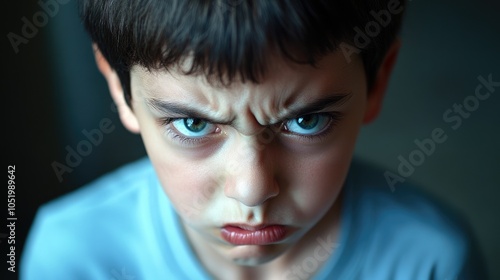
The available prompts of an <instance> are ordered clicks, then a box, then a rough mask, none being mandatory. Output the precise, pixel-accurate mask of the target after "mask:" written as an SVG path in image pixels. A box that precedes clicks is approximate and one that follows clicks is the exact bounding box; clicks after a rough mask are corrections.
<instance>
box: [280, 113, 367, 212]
mask: <svg viewBox="0 0 500 280" xmlns="http://www.w3.org/2000/svg"><path fill="white" fill-rule="evenodd" d="M360 120H361V118H355V119H352V120H346V122H344V123H343V124H342V127H339V128H338V130H337V131H338V133H339V134H338V135H336V136H334V139H332V141H331V142H330V143H329V144H328V145H327V146H323V147H322V148H321V150H320V151H317V152H313V153H309V154H308V155H307V156H299V155H287V156H285V157H286V161H287V162H291V163H293V164H290V165H288V166H287V168H286V171H285V174H282V178H288V179H287V184H288V187H287V192H289V193H290V199H291V200H292V201H293V203H294V205H295V209H296V210H295V211H297V212H296V213H295V215H296V216H297V217H298V218H299V219H300V220H301V221H306V222H307V221H308V220H309V221H310V220H313V219H316V218H318V217H319V216H322V215H323V214H324V213H325V212H326V211H327V210H328V209H330V207H331V206H332V205H333V203H335V201H336V200H337V197H338V195H339V193H340V191H341V190H342V187H343V185H344V182H345V178H346V176H347V173H348V170H349V167H350V164H351V160H352V155H353V152H354V147H355V140H356V137H357V131H358V129H357V127H359V126H360V122H361V121H360ZM334 133H335V132H334Z"/></svg>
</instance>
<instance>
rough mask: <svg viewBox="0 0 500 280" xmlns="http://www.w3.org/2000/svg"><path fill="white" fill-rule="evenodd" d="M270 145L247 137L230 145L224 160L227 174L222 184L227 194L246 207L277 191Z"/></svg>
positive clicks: (261, 202) (252, 205) (275, 194)
mask: <svg viewBox="0 0 500 280" xmlns="http://www.w3.org/2000/svg"><path fill="white" fill-rule="evenodd" d="M270 150H271V147H267V145H259V144H258V143H255V142H251V141H246V142H244V143H241V142H240V143H239V144H238V145H236V147H235V148H234V149H232V151H231V153H230V156H229V157H228V160H227V163H226V171H227V172H228V178H227V180H226V184H225V187H224V193H225V195H226V196H227V197H230V198H233V199H236V200H238V201H239V202H241V203H243V204H245V205H246V206H249V207H254V206H259V205H262V204H263V203H264V202H265V201H267V200H269V199H270V198H273V197H275V196H277V195H278V194H279V186H278V182H277V180H276V176H275V165H274V163H275V159H273V156H272V153H271V151H270Z"/></svg>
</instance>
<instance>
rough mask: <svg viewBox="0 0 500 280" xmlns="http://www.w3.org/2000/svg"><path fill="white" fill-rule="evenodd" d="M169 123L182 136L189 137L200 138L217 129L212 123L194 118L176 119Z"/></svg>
mask: <svg viewBox="0 0 500 280" xmlns="http://www.w3.org/2000/svg"><path fill="white" fill-rule="evenodd" d="M171 124H172V126H173V127H174V128H175V129H176V130H177V131H178V132H179V133H180V134H182V136H184V137H190V138H202V137H205V136H207V135H209V134H212V133H214V132H215V131H216V129H217V127H216V126H215V125H214V124H212V123H209V122H207V121H205V120H202V119H195V118H183V119H176V120H173V121H172V122H171Z"/></svg>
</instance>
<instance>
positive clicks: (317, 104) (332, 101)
mask: <svg viewBox="0 0 500 280" xmlns="http://www.w3.org/2000/svg"><path fill="white" fill-rule="evenodd" d="M351 96H352V92H349V93H345V94H334V95H331V96H327V97H323V98H320V99H316V100H315V101H313V102H312V103H310V104H307V105H305V106H303V107H300V108H295V109H291V110H290V112H288V113H287V114H286V115H285V117H284V118H283V119H285V120H289V119H295V118H297V117H300V116H303V115H307V114H312V113H314V112H318V111H321V110H324V109H325V108H329V107H333V106H341V105H342V104H344V103H345V102H347V100H349V99H350V98H351Z"/></svg>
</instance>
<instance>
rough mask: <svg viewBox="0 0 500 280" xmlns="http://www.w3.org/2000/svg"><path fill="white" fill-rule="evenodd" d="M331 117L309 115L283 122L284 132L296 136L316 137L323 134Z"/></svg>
mask: <svg viewBox="0 0 500 280" xmlns="http://www.w3.org/2000/svg"><path fill="white" fill-rule="evenodd" d="M331 120H332V117H331V116H329V115H327V114H309V115H304V116H301V117H298V118H295V119H292V120H288V121H286V122H285V130H286V131H289V132H292V133H294V134H298V135H306V136H308V135H316V134H320V133H321V132H323V131H324V130H325V129H326V128H327V127H328V126H329V125H330V121H331Z"/></svg>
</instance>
